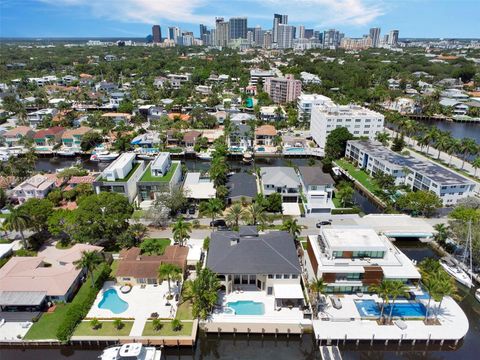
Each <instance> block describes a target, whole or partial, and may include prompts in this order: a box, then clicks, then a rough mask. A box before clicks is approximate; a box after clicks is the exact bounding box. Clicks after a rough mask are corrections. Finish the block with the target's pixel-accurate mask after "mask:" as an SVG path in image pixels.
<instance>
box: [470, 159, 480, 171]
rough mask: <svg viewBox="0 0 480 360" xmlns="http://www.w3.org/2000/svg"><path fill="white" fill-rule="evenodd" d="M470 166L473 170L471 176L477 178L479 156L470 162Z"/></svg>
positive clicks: (479, 162)
mask: <svg viewBox="0 0 480 360" xmlns="http://www.w3.org/2000/svg"><path fill="white" fill-rule="evenodd" d="M472 166H473V168H474V169H475V172H474V173H473V176H477V170H478V168H480V156H479V157H477V158H475V160H473V161H472Z"/></svg>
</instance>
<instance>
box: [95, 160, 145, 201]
mask: <svg viewBox="0 0 480 360" xmlns="http://www.w3.org/2000/svg"><path fill="white" fill-rule="evenodd" d="M135 156H136V155H135V154H134V153H128V152H127V153H123V154H122V155H120V156H119V157H118V158H117V159H116V160H114V161H113V162H112V163H111V164H110V165H108V166H107V167H106V168H105V169H104V170H103V171H102V173H101V174H100V175H99V176H98V177H97V179H96V180H95V182H94V183H93V187H94V189H95V192H96V193H97V194H100V193H101V192H103V191H109V192H116V193H120V194H123V195H125V196H126V197H127V198H128V200H129V201H130V202H133V201H134V199H135V197H136V196H137V182H138V180H140V178H141V176H142V174H143V173H144V171H145V162H144V161H142V160H140V161H136V160H135Z"/></svg>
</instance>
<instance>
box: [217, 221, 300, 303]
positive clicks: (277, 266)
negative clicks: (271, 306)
mask: <svg viewBox="0 0 480 360" xmlns="http://www.w3.org/2000/svg"><path fill="white" fill-rule="evenodd" d="M210 238H211V240H210V247H209V251H208V256H207V267H208V268H210V269H211V270H212V271H213V272H215V273H217V274H218V278H219V280H220V283H221V286H222V290H223V291H225V292H226V294H227V295H228V294H230V293H232V292H234V291H237V290H238V289H241V290H247V291H260V292H263V293H264V294H265V295H267V296H272V297H274V298H275V303H276V306H277V307H282V306H285V305H286V303H287V302H288V303H289V304H293V305H294V306H301V305H302V304H303V291H302V286H301V282H300V281H301V280H300V275H301V268H300V263H299V261H298V256H297V250H296V248H295V244H294V241H293V238H292V236H291V235H290V234H289V233H288V232H286V231H272V232H269V233H266V234H259V233H258V232H257V230H256V227H252V226H241V227H240V229H239V231H238V232H237V231H215V232H212V234H211V235H210Z"/></svg>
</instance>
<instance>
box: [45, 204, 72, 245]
mask: <svg viewBox="0 0 480 360" xmlns="http://www.w3.org/2000/svg"><path fill="white" fill-rule="evenodd" d="M74 216H75V214H74V212H73V211H71V210H65V209H58V210H55V211H54V212H53V213H52V214H51V215H50V216H49V217H48V221H47V226H48V232H49V233H50V234H52V235H53V236H54V237H57V238H60V242H61V243H62V244H63V245H66V244H67V243H68V242H69V240H70V234H71V233H72V231H73V229H74V227H75V220H74Z"/></svg>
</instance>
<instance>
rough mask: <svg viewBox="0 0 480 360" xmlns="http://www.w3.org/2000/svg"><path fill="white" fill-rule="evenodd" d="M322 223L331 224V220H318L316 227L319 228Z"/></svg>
mask: <svg viewBox="0 0 480 360" xmlns="http://www.w3.org/2000/svg"><path fill="white" fill-rule="evenodd" d="M324 225H332V221H331V220H325V221H320V222H318V223H317V228H321V227H322V226H324Z"/></svg>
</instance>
